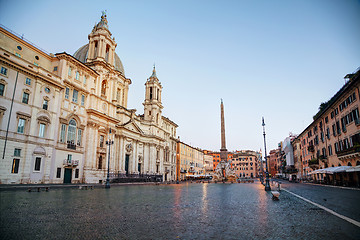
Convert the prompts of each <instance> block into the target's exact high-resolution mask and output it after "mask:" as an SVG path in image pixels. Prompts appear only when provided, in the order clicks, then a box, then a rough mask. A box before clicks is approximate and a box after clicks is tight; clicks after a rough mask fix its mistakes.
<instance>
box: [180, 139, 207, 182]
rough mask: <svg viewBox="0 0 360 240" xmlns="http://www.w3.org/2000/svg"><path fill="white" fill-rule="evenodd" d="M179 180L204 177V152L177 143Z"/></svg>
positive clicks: (182, 143)
mask: <svg viewBox="0 0 360 240" xmlns="http://www.w3.org/2000/svg"><path fill="white" fill-rule="evenodd" d="M178 147H179V149H178V154H179V167H180V171H178V172H180V177H179V180H185V179H186V178H187V177H188V176H195V175H205V167H204V152H203V150H201V149H200V148H195V147H192V146H190V145H188V144H186V143H184V142H181V141H179V142H178Z"/></svg>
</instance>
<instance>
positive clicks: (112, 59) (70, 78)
mask: <svg viewBox="0 0 360 240" xmlns="http://www.w3.org/2000/svg"><path fill="white" fill-rule="evenodd" d="M0 33H1V35H0V54H1V56H0V68H1V74H0V100H1V101H0V124H1V125H0V126H1V129H0V131H1V135H0V148H1V153H2V155H3V156H4V157H3V160H2V161H1V168H0V171H1V174H0V175H1V177H0V180H1V183H77V182H84V183H97V182H103V181H104V179H105V178H106V172H107V161H108V159H109V158H110V172H111V174H112V176H115V175H117V176H119V175H127V176H136V175H139V174H144V173H145V174H157V175H161V176H162V179H163V180H175V177H176V141H177V139H176V128H177V127H178V126H177V125H176V124H175V123H174V122H173V121H171V120H170V119H168V118H166V117H164V116H162V109H163V106H162V101H161V100H162V99H161V94H162V85H161V83H160V81H159V79H158V78H157V76H156V71H155V67H154V69H153V72H152V75H151V76H150V77H149V78H148V79H147V81H146V83H145V99H144V103H143V105H144V114H141V115H138V114H136V110H133V109H128V106H127V100H128V91H129V85H130V84H131V80H130V79H128V78H126V77H125V71H124V67H123V65H122V62H121V60H120V58H119V56H118V55H117V54H116V52H115V49H116V47H117V44H116V42H115V40H114V38H113V37H112V34H111V32H110V31H109V27H108V22H107V19H106V15H103V16H101V20H100V22H99V23H98V24H96V25H95V26H94V28H93V30H92V32H91V33H90V34H89V35H88V39H89V42H88V43H87V44H85V45H84V46H82V47H81V48H79V50H78V51H76V52H75V54H74V55H73V56H71V55H69V54H67V53H58V54H55V55H53V54H47V53H46V52H44V51H42V50H40V49H39V48H37V47H35V46H34V45H33V44H31V43H30V42H28V41H25V40H24V39H22V38H20V37H19V36H17V35H16V34H14V33H11V32H10V31H8V30H5V29H3V28H0ZM84 39H85V37H84ZM13 93H15V94H14V95H13ZM8 126H9V127H8ZM112 141H113V144H112V145H111V146H110V147H111V154H110V156H109V148H108V145H107V143H108V142H110V143H111V142H112Z"/></svg>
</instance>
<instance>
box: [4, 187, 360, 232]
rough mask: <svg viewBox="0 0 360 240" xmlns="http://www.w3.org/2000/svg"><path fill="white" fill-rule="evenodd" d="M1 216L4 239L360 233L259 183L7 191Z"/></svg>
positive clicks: (348, 225)
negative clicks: (275, 197) (274, 195)
mask: <svg viewBox="0 0 360 240" xmlns="http://www.w3.org/2000/svg"><path fill="white" fill-rule="evenodd" d="M344 205H346V200H344ZM348 207H349V208H350V207H351V206H348ZM0 214H1V216H0V229H1V234H0V238H1V239H359V238H360V228H359V227H357V226H355V225H353V224H351V223H349V222H347V221H344V220H342V219H340V218H338V217H336V216H334V215H332V214H330V213H328V212H326V211H324V210H322V209H320V208H317V207H315V206H313V205H312V204H310V203H307V202H305V201H303V200H301V199H299V198H297V197H295V196H293V195H291V194H289V193H287V192H285V191H282V192H281V195H280V200H279V201H273V200H271V194H270V193H268V192H265V191H264V186H262V185H261V184H259V183H258V182H255V183H242V184H219V183H218V184H214V183H212V184H208V183H184V184H178V185H177V184H174V185H172V184H168V185H147V186H142V185H138V186H118V187H112V188H111V189H102V188H95V189H93V190H79V189H70V188H66V189H60V188H58V189H50V191H49V192H45V191H42V192H26V191H25V189H23V190H17V191H1V192H0Z"/></svg>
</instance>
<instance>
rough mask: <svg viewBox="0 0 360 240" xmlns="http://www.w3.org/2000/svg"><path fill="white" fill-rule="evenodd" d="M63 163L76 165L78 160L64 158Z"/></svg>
mask: <svg viewBox="0 0 360 240" xmlns="http://www.w3.org/2000/svg"><path fill="white" fill-rule="evenodd" d="M64 165H65V166H77V165H79V160H69V159H65V160H64Z"/></svg>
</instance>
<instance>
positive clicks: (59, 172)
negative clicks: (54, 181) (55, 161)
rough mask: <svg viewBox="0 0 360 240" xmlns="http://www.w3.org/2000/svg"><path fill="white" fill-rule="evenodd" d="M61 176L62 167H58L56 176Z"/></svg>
mask: <svg viewBox="0 0 360 240" xmlns="http://www.w3.org/2000/svg"><path fill="white" fill-rule="evenodd" d="M60 177H61V168H59V167H58V168H57V169H56V178H60Z"/></svg>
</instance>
